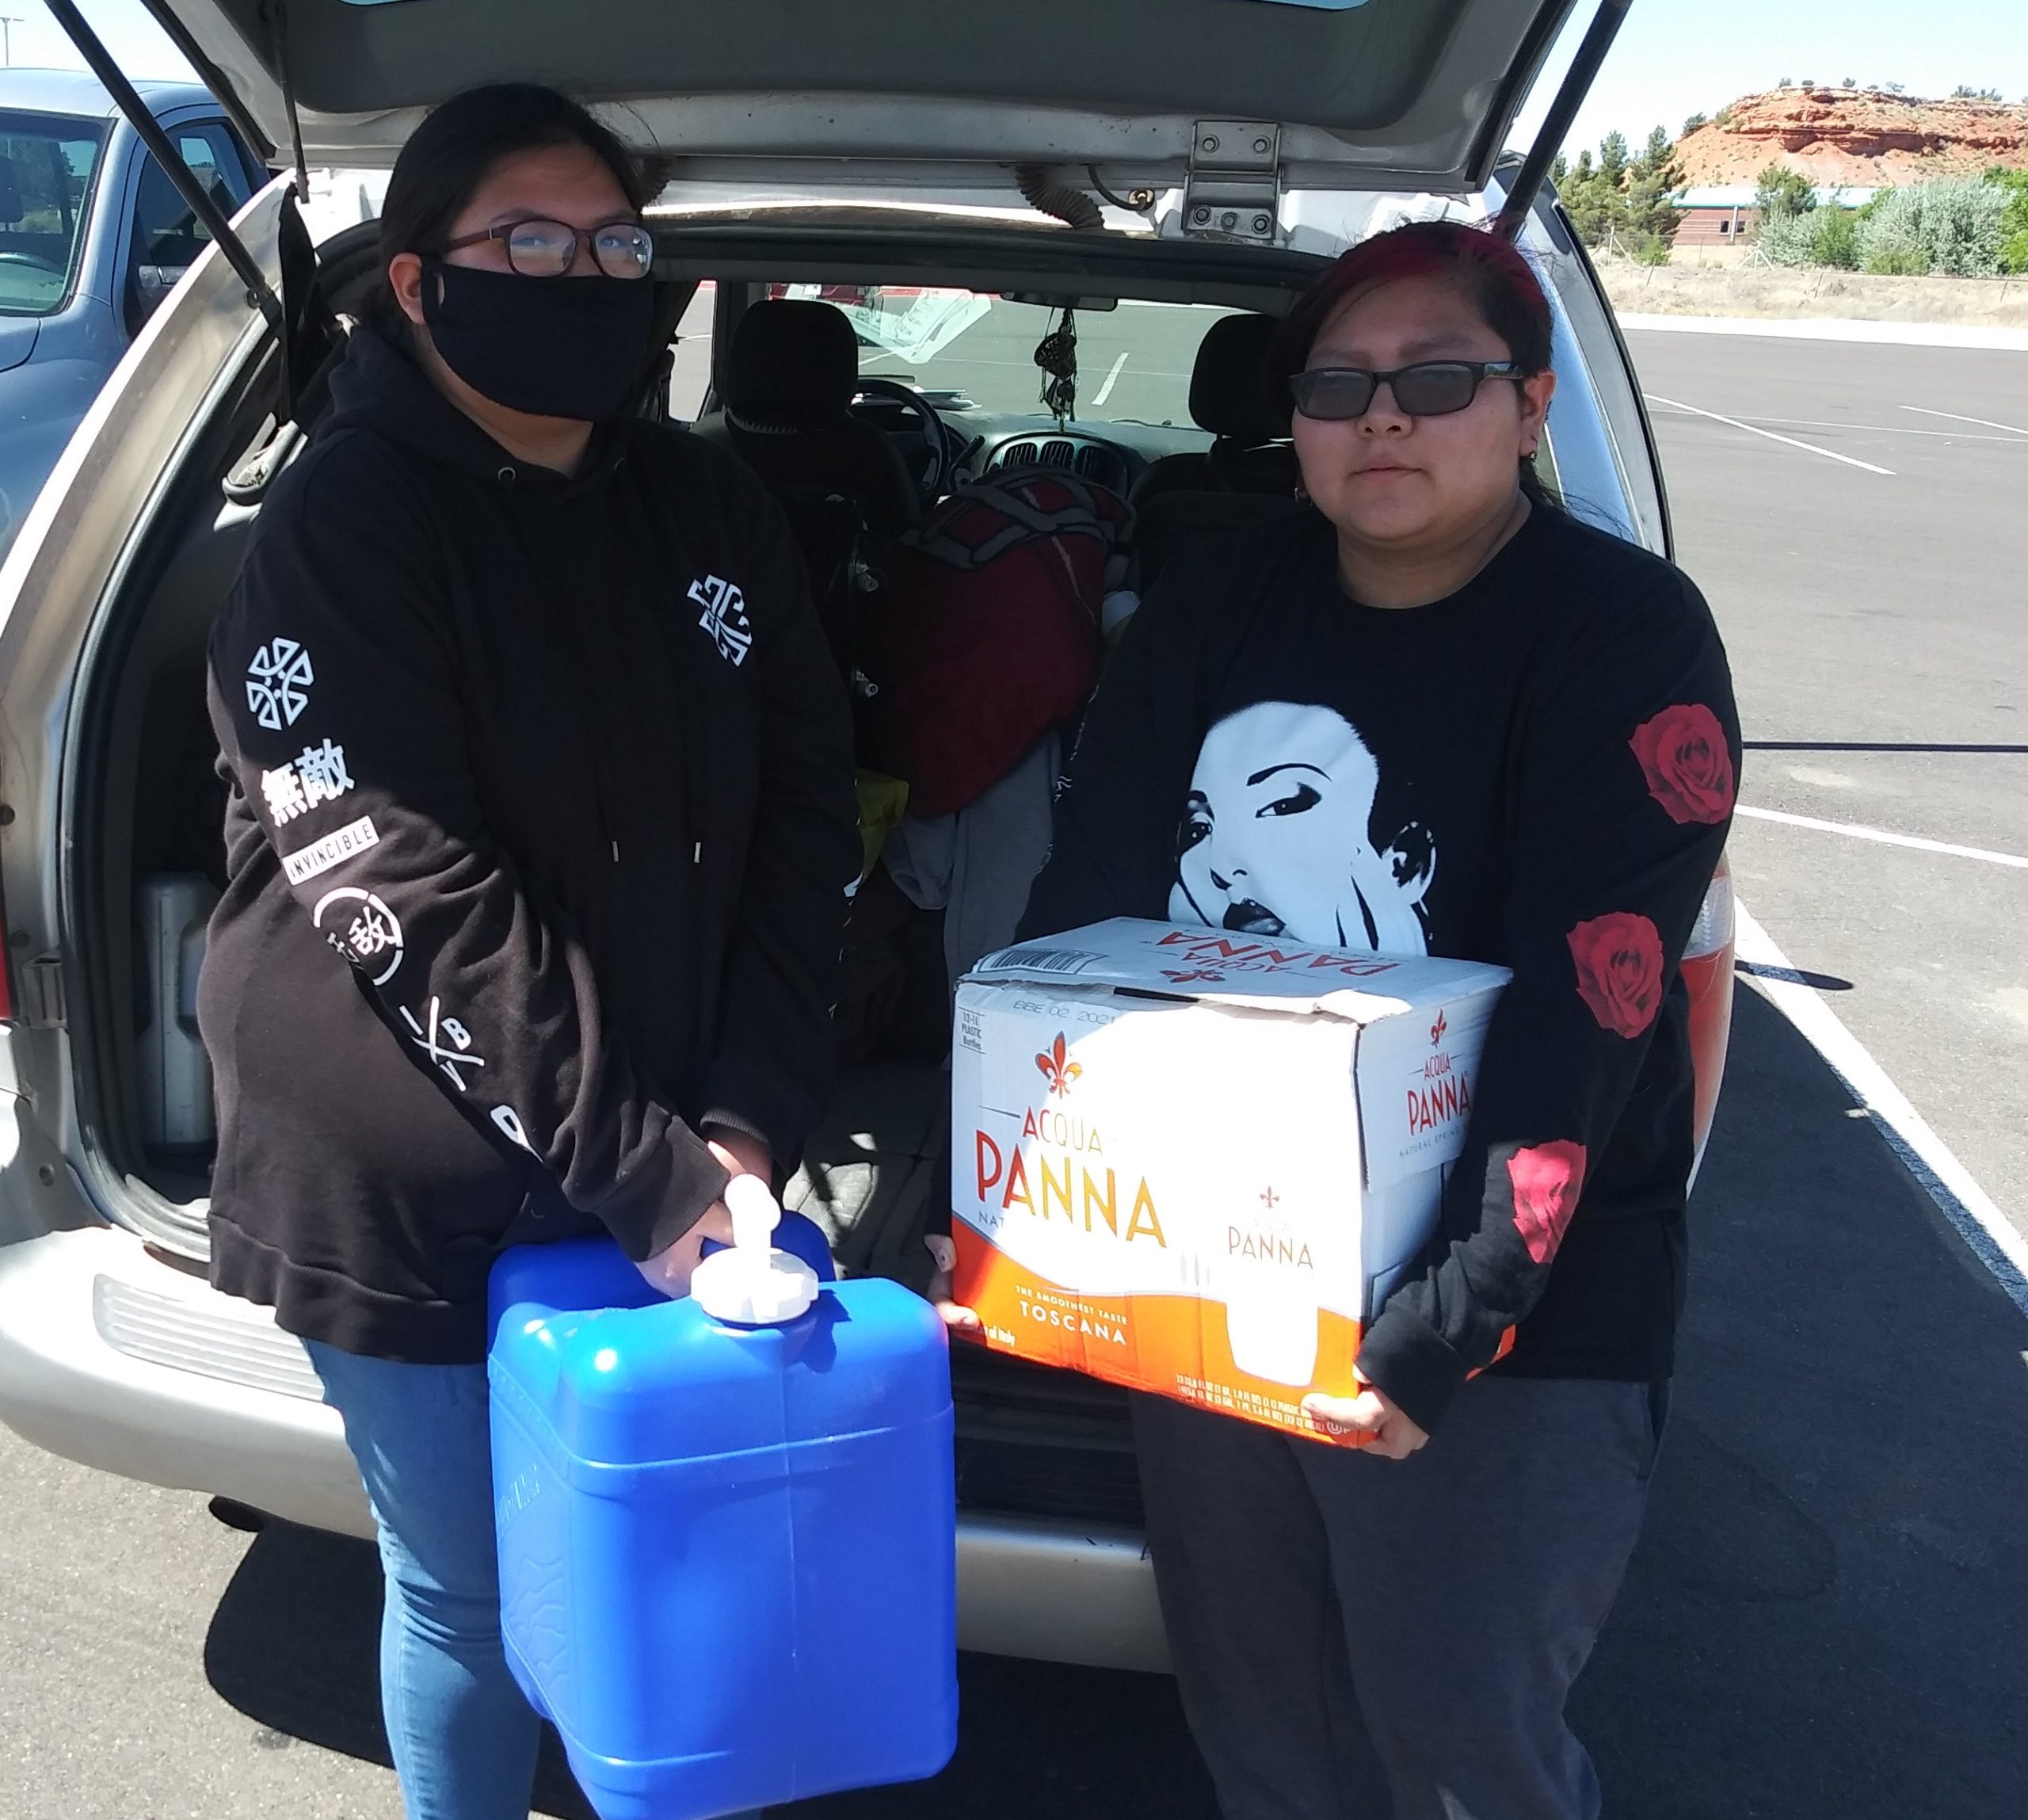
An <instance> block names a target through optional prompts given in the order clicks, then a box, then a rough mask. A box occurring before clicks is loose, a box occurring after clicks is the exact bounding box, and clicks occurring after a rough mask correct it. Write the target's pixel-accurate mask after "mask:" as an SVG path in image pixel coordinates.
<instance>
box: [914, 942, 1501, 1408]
mask: <svg viewBox="0 0 2028 1820" xmlns="http://www.w3.org/2000/svg"><path fill="white" fill-rule="evenodd" d="M1508 977H1509V975H1508V971H1507V970H1506V969H1505V968H1504V967H1489V966H1485V965H1482V964H1480V963H1476V962H1472V961H1461V960H1428V959H1415V960H1408V959H1393V958H1390V957H1386V956H1377V955H1373V954H1353V953H1348V952H1342V951H1340V950H1336V949H1332V948H1310V947H1306V946H1304V945H1302V944H1300V943H1297V942H1292V941H1288V940H1287V939H1286V938H1281V939H1277V940H1272V941H1271V940H1268V939H1264V938H1259V937H1249V936H1242V935H1233V934H1231V933H1227V932H1225V931H1222V930H1214V929H1203V928H1195V929H1191V928H1184V927H1180V926H1176V925H1170V924H1166V923H1158V922H1144V921H1134V920H1131V919H1127V918H1116V919H1115V920H1114V921H1110V922H1104V923H1098V924H1095V925H1092V927H1090V928H1088V929H1076V930H1073V931H1071V932H1070V933H1068V934H1065V935H1059V936H1053V937H1050V938H1049V939H1048V940H1047V941H1039V942H1035V943H1031V944H1025V945H1023V946H1020V947H1016V948H1007V949H1004V950H1002V951H1001V952H999V953H997V954H992V955H989V956H986V957H985V959H984V960H982V961H980V962H979V963H978V965H977V966H976V967H974V968H973V970H972V971H971V972H970V973H969V974H968V975H966V977H965V979H963V981H962V982H960V983H959V989H958V997H957V1009H956V1018H957V1023H956V1030H955V1037H954V1040H953V1044H952V1061H951V1096H952V1120H951V1130H952V1135H953V1140H954V1141H953V1147H952V1157H951V1207H952V1208H953V1210H954V1211H955V1215H956V1219H955V1223H954V1226H953V1232H954V1236H955V1239H956V1241H957V1250H958V1271H957V1277H956V1292H957V1295H958V1299H959V1300H960V1301H961V1302H963V1303H966V1304H967V1305H969V1306H970V1307H973V1308H974V1309H976V1310H977V1311H978V1313H979V1314H980V1316H981V1318H982V1320H983V1322H984V1323H985V1332H986V1337H987V1340H988V1342H989V1344H990V1345H993V1346H994V1347H996V1348H998V1349H1001V1350H1004V1351H1006V1352H1009V1353H1016V1354H1018V1355H1019V1356H1021V1357H1023V1358H1027V1359H1034V1360H1040V1361H1042V1362H1043V1363H1045V1364H1053V1365H1064V1366H1069V1367H1071V1368H1074V1369H1077V1370H1079V1371H1083V1372H1089V1373H1091V1374H1092V1375H1094V1376H1096V1377H1100V1378H1104V1379H1109V1380H1111V1382H1113V1383H1119V1384H1126V1385H1130V1386H1132V1387H1136V1388H1138V1389H1142V1390H1149V1391H1159V1392H1161V1394H1162V1395H1166V1396H1173V1397H1178V1398H1182V1399H1183V1400H1184V1401H1186V1402H1194V1403H1199V1404H1202V1405H1203V1406H1207V1407H1210V1408H1214V1409H1218V1410H1225V1411H1226V1412H1228V1413H1229V1414H1235V1415H1241V1416H1245V1417H1250V1418H1251V1419H1252V1420H1254V1421H1262V1422H1267V1423H1270V1424H1272V1425H1276V1426H1279V1427H1283V1428H1287V1429H1301V1430H1302V1431H1304V1432H1306V1433H1315V1432H1316V1430H1315V1428H1314V1425H1313V1424H1312V1423H1311V1422H1310V1421H1309V1418H1308V1417H1306V1416H1305V1415H1304V1414H1302V1409H1301V1402H1302V1398H1303V1396H1304V1395H1305V1394H1306V1392H1308V1391H1325V1392H1328V1393H1331V1394H1334V1395H1351V1394H1352V1392H1353V1391H1354V1388H1355V1385H1354V1374H1353V1369H1352V1364H1353V1360H1354V1358H1355V1356H1356V1354H1357V1353H1358V1351H1359V1334H1360V1330H1361V1328H1362V1326H1363V1325H1364V1323H1365V1322H1367V1321H1368V1320H1370V1318H1372V1316H1373V1314H1374V1312H1376V1311H1377V1310H1378V1307H1379V1306H1380V1305H1381V1303H1382V1302H1383V1301H1384V1300H1385V1299H1386V1295H1387V1293H1388V1292H1389V1290H1390V1289H1391V1288H1393V1285H1394V1284H1396V1283H1397V1282H1398V1281H1399V1280H1400V1279H1401V1276H1402V1274H1403V1273H1404V1272H1405V1271H1406V1270H1407V1269H1408V1268H1409V1266H1410V1265H1412V1263H1413V1262H1414V1261H1415V1260H1416V1256H1417V1254H1418V1253H1420V1251H1421V1250H1422V1249H1423V1246H1424V1243H1425V1242H1426V1241H1427V1240H1428V1238H1429V1237H1430V1235H1431V1233H1432V1232H1433V1231H1435V1222H1436V1215H1437V1205H1438V1200H1439V1196H1440V1195H1441V1192H1442V1189H1443V1174H1444V1169H1445V1166H1446V1165H1447V1164H1448V1163H1450V1162H1451V1161H1452V1159H1453V1158H1455V1157H1456V1156H1457V1154H1458V1151H1459V1150H1460V1149H1461V1148H1462V1146H1463V1143H1464V1137H1465V1126H1466V1120H1467V1118H1468V1117H1469V1116H1470V1111H1471V1107H1472V1101H1473V1089H1474V1087H1475V1086H1476V1084H1477V1069H1478V1062H1479V1055H1480V1051H1481V1047H1483V1045H1484V1042H1485V1030H1486V1024H1487V1021H1488V1020H1489V1018H1490V1017H1491V1016H1492V1009H1493V1005H1494V1004H1495V1002H1496V1000H1497V999H1498V998H1499V995H1500V990H1501V988H1502V987H1503V986H1504V985H1505V984H1506V982H1507V980H1508Z"/></svg>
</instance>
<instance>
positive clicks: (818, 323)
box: [693, 298, 922, 537]
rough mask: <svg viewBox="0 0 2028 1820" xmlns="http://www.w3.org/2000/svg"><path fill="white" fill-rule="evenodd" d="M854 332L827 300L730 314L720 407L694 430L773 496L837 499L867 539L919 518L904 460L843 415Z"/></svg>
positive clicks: (853, 374) (854, 376) (870, 429)
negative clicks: (735, 318)
mask: <svg viewBox="0 0 2028 1820" xmlns="http://www.w3.org/2000/svg"><path fill="white" fill-rule="evenodd" d="M858 386H859V338H858V337H857V336H856V335H855V334H853V333H852V323H851V322H850V321H849V319H848V318H847V317H846V315H845V314H844V311H841V310H840V309H838V308H837V307H835V306H833V305H832V304H829V303H814V302H806V301H803V300H799V299H791V298H769V299H767V300H764V301H763V302H761V303H756V304H754V305H753V306H752V307H751V308H749V310H748V311H746V313H745V315H743V316H741V318H740V319H739V326H738V329H737V330H735V331H734V335H733V339H732V349H731V351H730V354H729V356H728V357H727V359H726V372H725V377H724V383H723V390H722V404H723V408H722V410H718V411H714V412H712V413H711V414H709V415H707V416H705V417H702V418H699V419H698V421H697V422H696V425H693V428H694V429H695V430H696V433H697V434H699V435H700V436H703V437H707V439H709V440H710V441H714V442H718V443H720V444H722V445H724V446H725V447H726V448H730V449H731V450H732V452H734V454H735V455H737V456H738V457H739V458H740V459H741V460H742V461H744V462H745V464H746V465H747V466H748V467H750V468H752V469H753V471H754V472H755V473H756V474H757V475H759V476H760V477H761V482H762V483H763V484H764V485H765V486H767V487H768V490H770V491H771V492H773V493H776V494H782V495H786V496H788V497H791V498H825V497H829V496H832V495H838V496H842V497H843V498H846V499H848V500H849V501H851V502H852V504H853V505H854V506H856V507H857V508H858V511H859V516H860V520H861V521H862V522H863V525H864V526H865V528H866V529H867V531H869V532H871V533H872V534H873V536H876V537H896V536H900V535H901V534H902V532H904V531H906V530H907V529H909V528H910V527H911V526H912V525H914V524H915V523H916V522H917V521H918V520H919V519H920V518H921V517H922V496H921V493H920V492H919V491H918V490H917V486H916V482H915V477H914V476H913V475H911V474H910V473H909V468H908V464H907V463H906V462H905V461H904V460H902V456H901V454H900V452H898V450H897V449H896V448H895V447H894V445H893V444H892V443H891V442H890V441H888V439H887V437H886V436H885V435H884V434H883V433H882V432H881V431H879V430H878V429H875V428H874V426H873V425H871V424H869V423H866V422H862V421H861V420H860V418H856V417H854V416H853V415H852V397H853V395H854V393H855V392H856V391H857V389H858Z"/></svg>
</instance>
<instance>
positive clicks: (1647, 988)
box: [1565, 910, 1662, 1036]
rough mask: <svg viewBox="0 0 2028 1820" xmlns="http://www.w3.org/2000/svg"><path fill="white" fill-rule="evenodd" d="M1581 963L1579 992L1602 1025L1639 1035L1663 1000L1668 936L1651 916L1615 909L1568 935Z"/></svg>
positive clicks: (1616, 1032)
mask: <svg viewBox="0 0 2028 1820" xmlns="http://www.w3.org/2000/svg"><path fill="white" fill-rule="evenodd" d="M1565 940H1566V941H1568V942H1569V944H1570V958H1571V959H1572V960H1573V961H1574V962H1576V966H1577V993H1578V996H1579V997H1580V998H1582V999H1583V1000H1584V1002H1585V1004H1586V1005H1588V1006H1589V1007H1590V1009H1591V1013H1592V1016H1593V1017H1595V1018H1597V1019H1598V1021H1599V1028H1601V1029H1603V1030H1610V1031H1611V1032H1612V1033H1613V1034H1614V1036H1639V1035H1640V1034H1641V1032H1642V1031H1644V1030H1645V1029H1646V1028H1648V1026H1649V1024H1653V1022H1654V1021H1655V1013H1656V1011H1657V1010H1658V1009H1660V1006H1661V1003H1662V938H1661V937H1660V934H1658V933H1656V929H1655V925H1653V923H1652V922H1650V921H1649V920H1648V919H1647V918H1645V916H1636V915H1635V914H1633V912H1632V911H1630V910H1614V911H1611V913H1609V914H1607V915H1605V916H1601V917H1594V918H1592V920H1591V921H1589V922H1580V924H1579V925H1577V926H1576V928H1575V929H1572V931H1571V932H1570V933H1569V935H1568V936H1567V937H1565Z"/></svg>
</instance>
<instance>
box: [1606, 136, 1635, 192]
mask: <svg viewBox="0 0 2028 1820" xmlns="http://www.w3.org/2000/svg"><path fill="white" fill-rule="evenodd" d="M1629 162H1630V160H1629V158H1628V155H1627V149H1626V134H1625V133H1623V132H1609V133H1607V135H1606V136H1605V137H1604V138H1603V139H1600V140H1599V176H1601V177H1603V178H1604V179H1605V180H1606V181H1607V183H1609V184H1611V185H1612V186H1613V188H1614V189H1618V188H1619V186H1620V182H1621V180H1622V178H1624V177H1626V167H1627V165H1628V163H1629Z"/></svg>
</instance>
